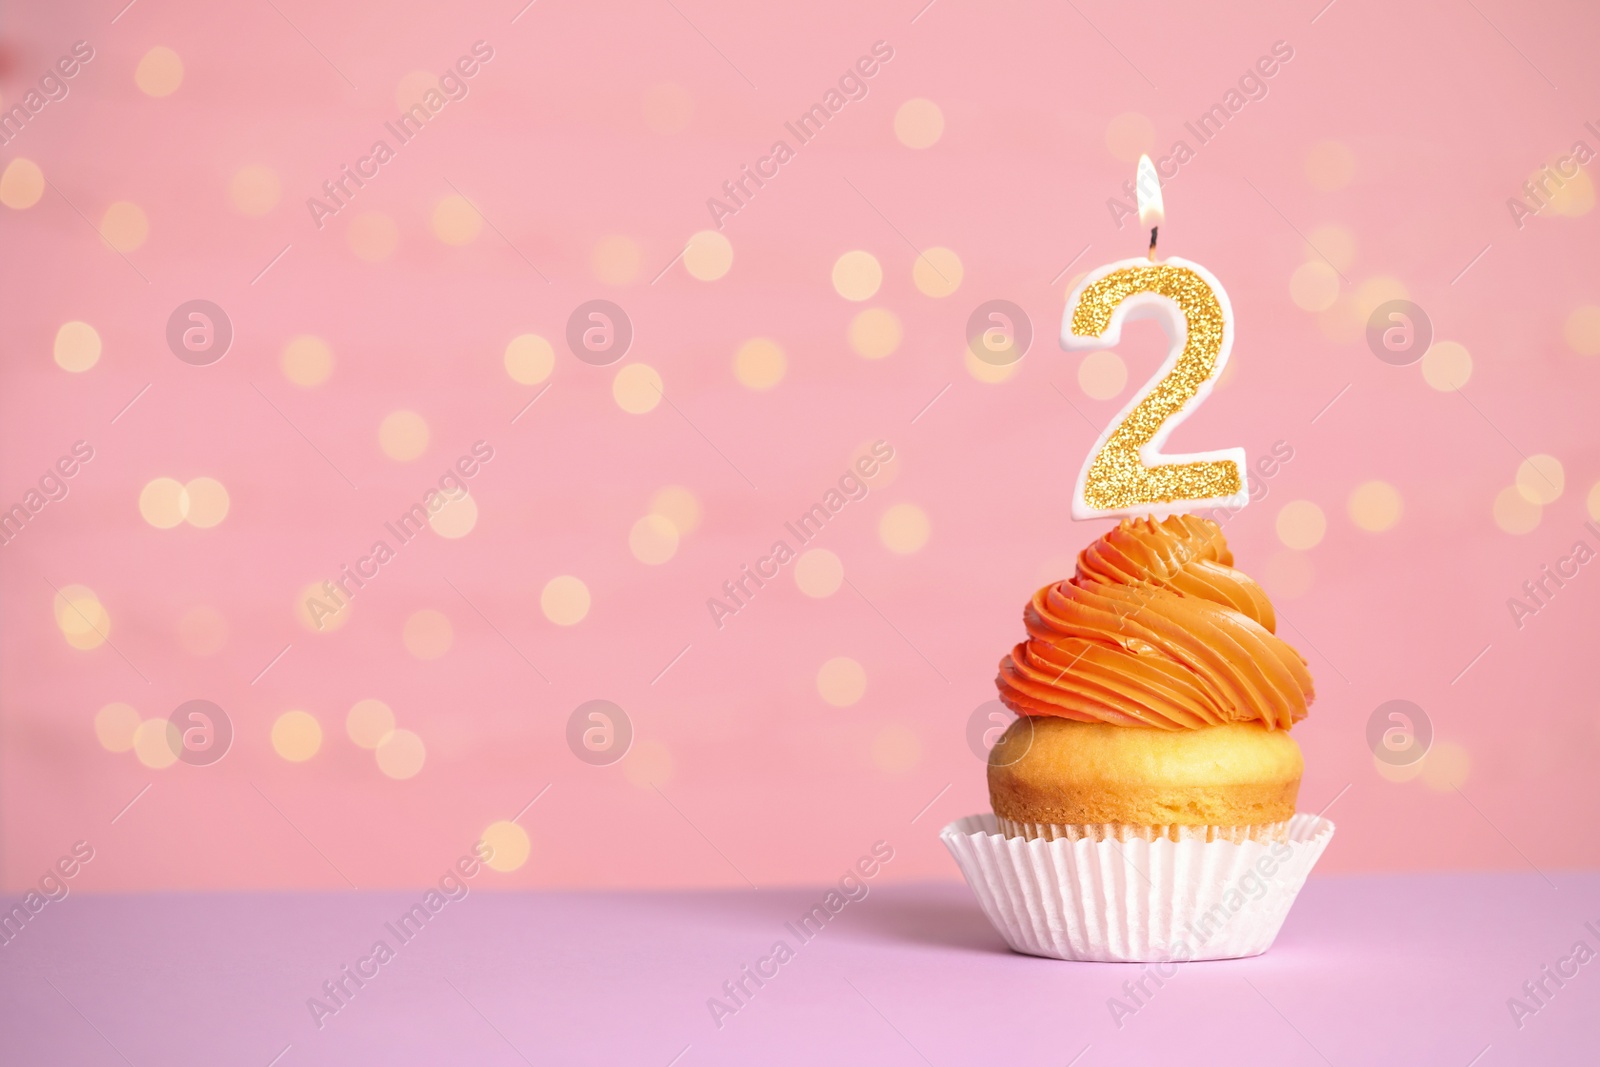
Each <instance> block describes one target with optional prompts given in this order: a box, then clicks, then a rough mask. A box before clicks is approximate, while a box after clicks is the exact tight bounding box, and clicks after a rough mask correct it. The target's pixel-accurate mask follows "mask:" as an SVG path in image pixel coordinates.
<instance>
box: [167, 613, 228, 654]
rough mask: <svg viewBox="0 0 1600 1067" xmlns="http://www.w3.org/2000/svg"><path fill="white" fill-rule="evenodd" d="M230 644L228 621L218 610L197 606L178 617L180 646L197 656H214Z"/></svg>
mask: <svg viewBox="0 0 1600 1067" xmlns="http://www.w3.org/2000/svg"><path fill="white" fill-rule="evenodd" d="M227 643H228V620H227V619H226V618H224V617H223V614H222V612H220V611H218V610H217V609H216V608H213V607H207V606H206V605H204V604H201V605H197V606H195V607H192V608H190V609H189V610H188V611H185V612H184V613H183V614H182V615H180V616H178V644H179V645H181V646H182V647H183V650H184V651H185V652H188V653H189V654H191V655H195V656H214V655H216V654H217V653H218V652H221V651H222V650H223V648H224V647H225V646H226V645H227Z"/></svg>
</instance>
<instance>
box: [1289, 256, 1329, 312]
mask: <svg viewBox="0 0 1600 1067" xmlns="http://www.w3.org/2000/svg"><path fill="white" fill-rule="evenodd" d="M1289 298H1290V299H1291V300H1293V301H1294V302H1295V306H1296V307H1299V308H1301V309H1303V310H1305V311H1326V310H1328V309H1329V308H1331V307H1332V306H1333V304H1334V301H1336V300H1338V299H1339V275H1338V274H1337V273H1336V272H1335V271H1334V269H1333V268H1332V267H1330V266H1328V264H1326V263H1324V262H1323V261H1322V260H1320V259H1312V260H1308V261H1306V262H1305V263H1302V264H1300V266H1299V267H1297V268H1296V269H1295V272H1294V273H1293V274H1291V275H1290V276H1289Z"/></svg>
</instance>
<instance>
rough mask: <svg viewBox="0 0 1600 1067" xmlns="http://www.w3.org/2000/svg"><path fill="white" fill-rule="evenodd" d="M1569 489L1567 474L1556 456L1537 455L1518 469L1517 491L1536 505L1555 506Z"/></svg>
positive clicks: (1530, 457) (1526, 460)
mask: <svg viewBox="0 0 1600 1067" xmlns="http://www.w3.org/2000/svg"><path fill="white" fill-rule="evenodd" d="M1566 487H1567V472H1566V471H1565V470H1564V469H1562V466H1561V461H1560V460H1559V459H1556V457H1554V456H1547V455H1544V454H1542V453H1541V454H1536V455H1532V456H1529V457H1528V458H1527V459H1525V460H1523V461H1522V463H1521V464H1520V465H1519V466H1518V467H1517V489H1518V491H1520V492H1521V493H1522V495H1523V496H1525V497H1527V498H1528V499H1529V500H1531V501H1533V502H1534V503H1535V504H1554V503H1555V502H1556V501H1557V500H1560V499H1561V492H1562V490H1564V489H1565V488H1566Z"/></svg>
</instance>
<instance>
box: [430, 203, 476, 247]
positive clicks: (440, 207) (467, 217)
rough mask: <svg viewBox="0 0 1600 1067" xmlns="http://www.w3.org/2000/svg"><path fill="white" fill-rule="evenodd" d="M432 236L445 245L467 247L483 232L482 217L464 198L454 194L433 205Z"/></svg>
mask: <svg viewBox="0 0 1600 1067" xmlns="http://www.w3.org/2000/svg"><path fill="white" fill-rule="evenodd" d="M432 224H433V235H434V236H435V237H437V238H438V239H439V240H441V241H443V242H444V243H445V244H447V245H456V246H460V245H468V244H471V243H472V242H473V241H475V240H477V238H478V234H480V233H482V232H483V216H482V215H479V214H478V209H477V208H475V207H473V206H472V202H471V201H470V200H468V199H467V198H466V197H464V196H461V195H459V194H456V193H451V194H450V195H449V196H446V197H441V198H440V200H439V202H438V203H437V204H434V205H433V219H432Z"/></svg>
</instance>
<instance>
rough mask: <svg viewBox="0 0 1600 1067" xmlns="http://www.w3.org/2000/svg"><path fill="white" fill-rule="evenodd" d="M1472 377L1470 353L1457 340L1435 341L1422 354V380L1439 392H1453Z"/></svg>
mask: <svg viewBox="0 0 1600 1067" xmlns="http://www.w3.org/2000/svg"><path fill="white" fill-rule="evenodd" d="M1471 377H1472V354H1471V353H1470V352H1468V351H1467V347H1466V345H1463V344H1462V343H1461V342H1459V341H1435V342H1434V343H1433V344H1432V345H1430V346H1429V347H1428V350H1427V351H1426V352H1424V353H1423V354H1422V380H1423V381H1425V382H1427V383H1428V384H1429V385H1430V386H1432V387H1433V388H1435V389H1437V390H1439V392H1441V393H1450V392H1454V391H1455V390H1457V389H1460V388H1461V387H1462V386H1463V385H1466V384H1467V382H1468V380H1469V379H1471Z"/></svg>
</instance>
